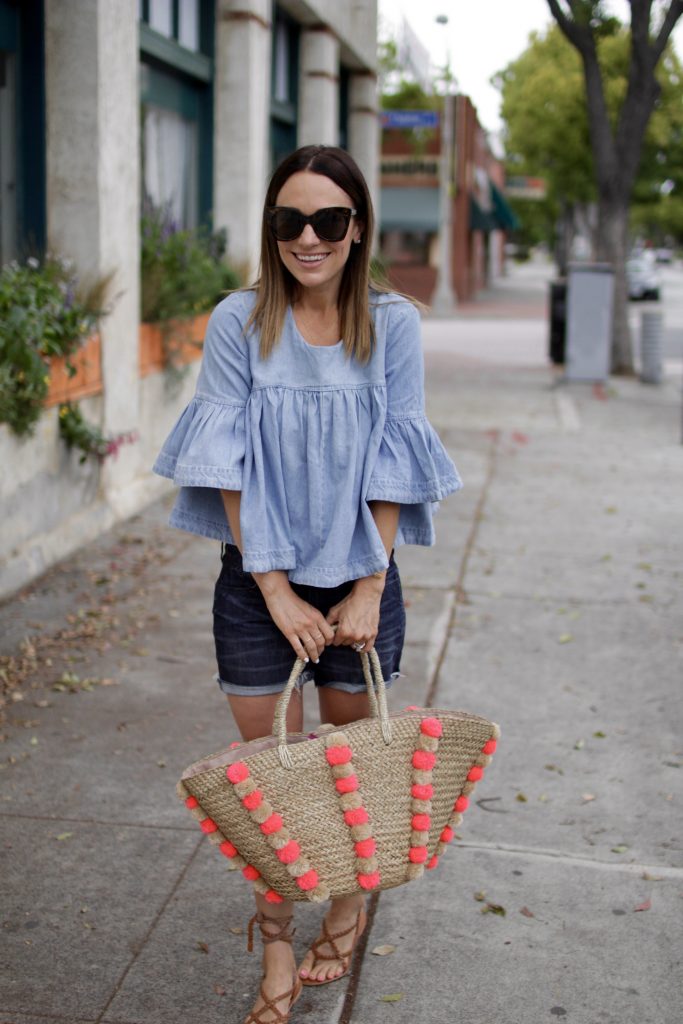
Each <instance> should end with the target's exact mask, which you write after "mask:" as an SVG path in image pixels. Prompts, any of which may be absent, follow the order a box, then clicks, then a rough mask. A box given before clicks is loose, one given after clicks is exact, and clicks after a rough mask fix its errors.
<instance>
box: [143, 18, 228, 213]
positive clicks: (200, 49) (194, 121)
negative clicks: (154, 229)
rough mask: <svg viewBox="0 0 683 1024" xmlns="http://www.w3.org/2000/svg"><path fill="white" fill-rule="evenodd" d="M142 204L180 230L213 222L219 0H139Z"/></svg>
mask: <svg viewBox="0 0 683 1024" xmlns="http://www.w3.org/2000/svg"><path fill="white" fill-rule="evenodd" d="M139 11H140V19H141V24H140V59H141V69H140V99H141V103H142V125H141V136H142V189H143V201H146V202H148V203H152V204H153V205H154V206H155V207H160V208H163V209H164V210H166V212H167V215H168V217H169V220H171V221H173V223H174V224H175V225H177V227H179V228H196V227H198V226H199V225H200V224H202V223H208V222H209V220H210V216H211V195H212V148H213V36H214V33H213V19H214V0H140V4H139Z"/></svg>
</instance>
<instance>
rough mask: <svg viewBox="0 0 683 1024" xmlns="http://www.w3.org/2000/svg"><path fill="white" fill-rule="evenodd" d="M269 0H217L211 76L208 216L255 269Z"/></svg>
mask: <svg viewBox="0 0 683 1024" xmlns="http://www.w3.org/2000/svg"><path fill="white" fill-rule="evenodd" d="M270 15H271V3H270V0H218V3H217V5H216V47H215V53H216V61H215V83H214V165H213V167H214V173H213V177H214V186H213V191H214V195H213V215H214V224H215V226H216V227H217V228H218V227H225V228H227V232H228V256H229V258H230V260H231V261H232V262H233V263H235V264H236V265H238V266H241V267H242V268H243V269H244V271H245V272H246V274H247V277H248V278H249V279H252V278H253V277H254V276H255V274H256V271H257V267H258V259H259V249H260V240H261V211H262V208H263V198H264V195H265V191H266V186H267V184H268V178H269V173H270V157H269V152H270V150H269V129H270V64H271V23H270Z"/></svg>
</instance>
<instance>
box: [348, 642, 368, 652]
mask: <svg viewBox="0 0 683 1024" xmlns="http://www.w3.org/2000/svg"><path fill="white" fill-rule="evenodd" d="M351 647H352V648H353V650H354V651H358V652H360V651H362V650H363V648H364V647H365V644H364V643H362V644H359V643H355V644H351Z"/></svg>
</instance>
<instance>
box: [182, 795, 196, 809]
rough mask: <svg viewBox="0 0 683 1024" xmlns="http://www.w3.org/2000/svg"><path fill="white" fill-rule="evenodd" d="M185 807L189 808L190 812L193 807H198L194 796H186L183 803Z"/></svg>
mask: <svg viewBox="0 0 683 1024" xmlns="http://www.w3.org/2000/svg"><path fill="white" fill-rule="evenodd" d="M185 806H186V807H189V808H190V810H192V809H193V808H194V807H199V800H197V797H196V796H188V798H187V800H186V801H185Z"/></svg>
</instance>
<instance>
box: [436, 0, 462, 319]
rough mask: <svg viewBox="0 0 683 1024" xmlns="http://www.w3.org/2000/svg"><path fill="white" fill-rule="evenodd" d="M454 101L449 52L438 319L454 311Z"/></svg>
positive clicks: (443, 131)
mask: <svg viewBox="0 0 683 1024" xmlns="http://www.w3.org/2000/svg"><path fill="white" fill-rule="evenodd" d="M436 20H437V22H438V23H439V24H440V25H447V24H448V18H447V16H446V15H445V14H440V15H439V16H438V18H437V19H436ZM453 101H454V97H453V96H452V95H451V60H450V50H447V57H446V92H445V95H444V101H443V106H444V110H443V115H442V118H441V170H440V175H439V268H438V273H437V277H436V288H435V290H434V296H433V298H432V312H433V313H436V314H437V315H438V316H452V315H453V314H454V313H455V311H456V307H457V300H456V297H455V292H454V291H453V196H452V195H451V182H452V180H453V174H452V166H451V157H452V153H453V127H454V117H453Z"/></svg>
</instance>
